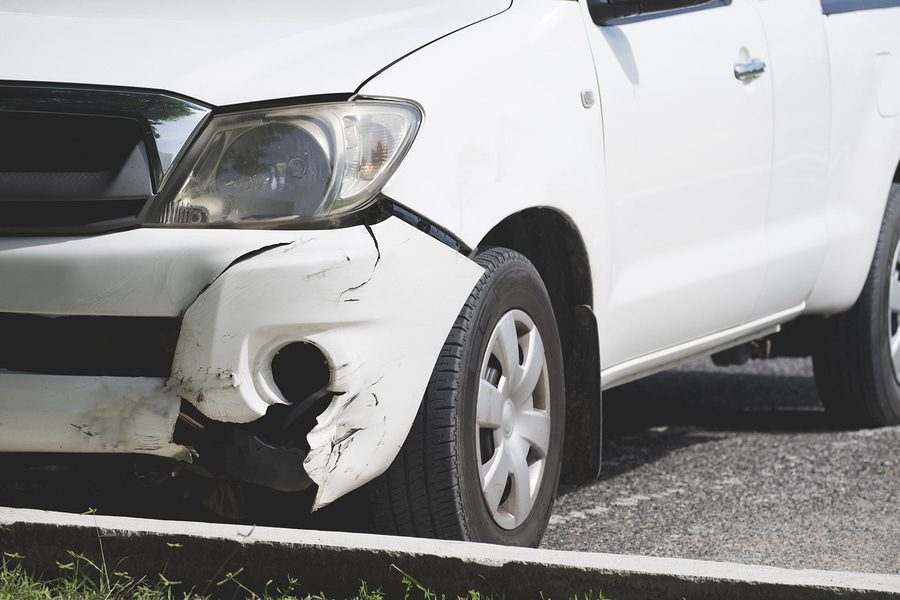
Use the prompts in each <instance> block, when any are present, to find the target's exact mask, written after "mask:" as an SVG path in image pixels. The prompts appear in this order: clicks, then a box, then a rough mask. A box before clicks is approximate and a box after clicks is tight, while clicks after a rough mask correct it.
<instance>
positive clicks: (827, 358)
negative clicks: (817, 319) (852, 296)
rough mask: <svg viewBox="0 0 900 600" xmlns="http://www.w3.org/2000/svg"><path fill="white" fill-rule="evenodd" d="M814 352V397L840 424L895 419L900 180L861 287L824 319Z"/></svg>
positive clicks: (899, 358)
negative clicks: (853, 299)
mask: <svg viewBox="0 0 900 600" xmlns="http://www.w3.org/2000/svg"><path fill="white" fill-rule="evenodd" d="M823 332H824V335H823V338H824V339H823V340H822V343H821V344H817V347H816V349H815V350H814V352H813V366H814V369H815V375H816V387H817V388H818V391H819V397H820V398H821V399H822V403H823V404H824V405H825V409H826V411H827V412H828V414H829V416H830V417H831V420H832V422H833V423H834V424H835V425H837V426H840V427H878V426H883V425H894V424H897V423H900V185H897V184H895V185H893V186H892V187H891V193H890V196H889V197H888V202H887V207H886V208H885V212H884V221H883V222H882V225H881V233H880V234H879V236H878V243H877V245H876V247H875V255H874V257H873V258H872V266H871V267H870V269H869V275H868V277H867V278H866V282H865V285H864V286H863V290H862V293H861V294H860V296H859V299H858V300H857V301H856V304H854V305H853V307H852V308H851V309H850V310H849V311H847V312H845V313H842V314H840V315H836V316H833V317H831V318H829V319H827V320H826V321H825V322H824V323H823Z"/></svg>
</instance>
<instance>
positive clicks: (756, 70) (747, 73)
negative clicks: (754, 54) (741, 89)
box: [734, 58, 766, 81]
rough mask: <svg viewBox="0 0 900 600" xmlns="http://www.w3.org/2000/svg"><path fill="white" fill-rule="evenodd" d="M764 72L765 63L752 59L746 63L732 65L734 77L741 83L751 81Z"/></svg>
mask: <svg viewBox="0 0 900 600" xmlns="http://www.w3.org/2000/svg"><path fill="white" fill-rule="evenodd" d="M765 72H766V63H764V62H763V61H761V60H759V59H758V58H754V59H753V60H751V61H750V62H748V63H743V64H737V65H734V76H735V77H737V78H738V79H740V80H741V81H752V80H754V79H756V78H757V77H759V76H761V75H762V74H763V73H765Z"/></svg>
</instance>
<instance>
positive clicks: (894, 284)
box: [888, 242, 900, 383]
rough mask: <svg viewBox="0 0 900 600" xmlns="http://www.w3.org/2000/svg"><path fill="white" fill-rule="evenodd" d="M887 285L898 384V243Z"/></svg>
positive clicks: (899, 267)
mask: <svg viewBox="0 0 900 600" xmlns="http://www.w3.org/2000/svg"><path fill="white" fill-rule="evenodd" d="M889 277H890V281H889V283H888V286H889V287H888V333H889V336H888V338H889V342H888V343H889V344H890V348H889V350H890V353H891V363H893V366H894V378H895V379H896V380H897V382H898V383H900V242H898V243H897V246H896V247H895V248H894V260H893V261H892V262H891V269H890V271H889Z"/></svg>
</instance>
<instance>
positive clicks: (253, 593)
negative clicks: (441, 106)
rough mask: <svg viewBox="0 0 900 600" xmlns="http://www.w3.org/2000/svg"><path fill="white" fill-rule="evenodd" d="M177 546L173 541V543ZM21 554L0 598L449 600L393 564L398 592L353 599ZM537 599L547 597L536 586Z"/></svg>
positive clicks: (1, 578)
mask: <svg viewBox="0 0 900 600" xmlns="http://www.w3.org/2000/svg"><path fill="white" fill-rule="evenodd" d="M172 546H173V547H177V545H172ZM23 558H24V557H22V556H21V555H19V554H15V553H3V558H2V563H0V600H207V599H210V600H211V599H213V598H216V599H218V598H227V599H234V600H237V599H241V600H395V599H396V600H450V599H448V597H447V596H446V595H444V594H439V593H437V592H434V591H433V590H430V589H429V588H428V587H427V586H424V585H422V584H421V583H419V582H418V581H417V580H416V579H415V578H414V577H412V576H411V575H409V574H407V573H404V572H403V571H401V570H400V569H398V568H397V567H394V568H395V569H396V571H397V574H398V579H399V581H400V583H401V587H402V588H404V590H405V591H404V592H403V594H402V596H396V597H388V596H387V595H385V594H383V593H382V591H381V590H380V589H376V590H371V589H369V586H368V585H367V584H366V582H364V581H363V582H360V584H359V591H358V592H357V594H356V595H355V596H352V599H347V598H344V599H338V598H333V597H331V596H326V595H324V594H321V593H319V594H311V593H301V591H300V587H301V586H300V582H299V581H298V580H296V579H293V578H289V579H288V582H287V584H286V586H285V587H284V588H278V587H274V586H272V585H271V583H270V584H267V585H266V586H265V587H264V588H263V589H261V590H254V589H251V588H249V587H247V586H246V585H244V584H243V583H241V574H242V571H243V569H239V570H237V571H235V572H233V573H226V574H225V575H224V577H222V579H221V580H220V581H218V582H216V583H215V584H213V585H210V586H209V587H208V588H207V589H204V590H196V589H190V590H185V589H184V586H183V585H182V584H181V582H178V581H170V580H169V579H167V578H166V577H165V576H164V575H158V576H157V578H156V579H155V580H154V579H148V578H146V577H132V576H131V575H129V574H128V573H126V572H123V571H118V570H116V569H115V568H109V567H108V565H107V564H106V562H105V560H104V558H103V556H102V552H101V559H100V560H96V561H95V560H91V559H90V558H89V557H87V556H85V555H83V554H79V553H76V552H72V551H69V552H68V560H67V561H65V562H58V563H57V566H58V567H59V570H60V572H61V575H59V576H57V577H53V578H42V577H37V576H34V575H33V574H31V573H29V572H28V571H27V570H26V569H25V567H24V565H23ZM535 598H536V600H551V599H550V598H547V597H545V596H544V595H543V594H542V593H540V592H535ZM455 600H506V599H505V596H504V595H502V594H501V595H494V594H491V595H487V596H485V595H483V594H481V593H480V592H477V591H474V590H472V591H470V592H469V593H468V594H466V596H465V597H456V598H455ZM569 600H606V599H604V597H603V595H602V594H594V593H593V592H587V593H585V594H583V595H580V596H577V597H572V598H570V599H569Z"/></svg>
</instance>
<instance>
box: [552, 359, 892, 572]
mask: <svg viewBox="0 0 900 600" xmlns="http://www.w3.org/2000/svg"><path fill="white" fill-rule="evenodd" d="M811 375H812V370H811V366H810V363H809V361H808V360H799V359H792V360H775V361H759V362H754V363H751V364H750V365H747V366H744V367H737V368H734V367H731V368H727V369H721V368H716V367H714V366H712V364H711V363H710V362H709V361H708V360H703V361H696V362H692V363H689V364H687V365H685V366H683V367H681V368H680V369H678V370H675V371H671V372H667V373H663V374H660V375H657V376H654V377H651V378H648V379H646V380H643V381H640V382H636V383H634V384H630V385H628V386H623V387H621V388H618V389H615V390H611V391H610V392H608V393H607V394H606V395H605V396H604V436H605V438H604V457H603V474H602V476H601V479H600V481H599V482H597V483H595V484H592V485H588V486H583V487H578V488H569V489H563V490H562V491H561V497H560V498H559V500H558V503H557V506H556V510H555V513H554V516H553V517H552V520H551V524H550V528H549V530H548V532H547V535H546V537H545V538H544V543H543V547H546V548H556V549H565V550H579V551H594V552H613V553H625V554H644V555H650V556H666V557H680V558H695V559H706V560H717V561H735V562H742V563H752V564H761V565H772V566H780V567H789V568H815V569H834V570H852V571H864V572H881V573H900V427H893V428H886V429H880V430H862V431H831V430H829V429H827V428H826V425H825V420H824V413H823V412H822V408H821V405H820V404H819V402H818V399H817V398H816V393H815V387H814V384H813V381H812V378H811Z"/></svg>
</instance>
